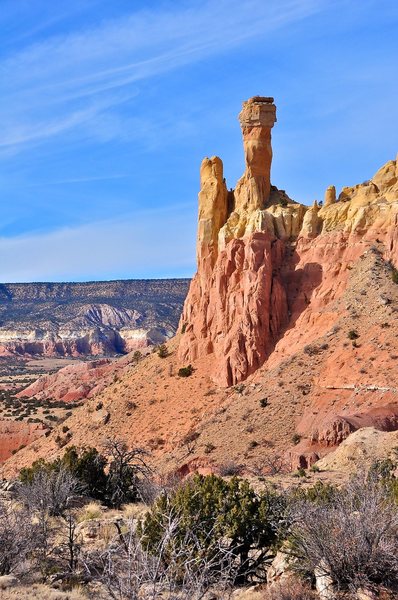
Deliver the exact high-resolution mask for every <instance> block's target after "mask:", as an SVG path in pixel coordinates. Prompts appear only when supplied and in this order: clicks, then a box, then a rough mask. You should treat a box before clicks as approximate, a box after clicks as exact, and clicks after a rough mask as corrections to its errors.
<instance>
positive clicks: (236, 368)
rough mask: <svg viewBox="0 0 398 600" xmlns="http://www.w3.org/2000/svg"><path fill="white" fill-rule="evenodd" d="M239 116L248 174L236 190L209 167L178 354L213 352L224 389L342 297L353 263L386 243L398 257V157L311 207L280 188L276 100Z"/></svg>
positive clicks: (187, 358)
mask: <svg viewBox="0 0 398 600" xmlns="http://www.w3.org/2000/svg"><path fill="white" fill-rule="evenodd" d="M239 120H240V124H241V128H242V134H243V146H244V155H245V163H246V169H245V173H244V175H243V177H242V178H241V179H240V180H239V181H238V183H237V186H236V188H235V190H230V191H227V187H226V183H225V179H224V176H223V165H222V161H221V160H220V159H219V158H218V157H212V158H210V159H208V158H206V159H205V160H204V161H203V163H202V167H201V190H200V193H199V224H198V240H197V261H198V270H197V274H196V275H195V277H194V279H193V281H192V283H191V286H190V291H189V294H188V297H187V299H186V302H185V305H184V310H183V315H182V318H181V331H182V334H183V335H182V337H181V342H180V348H179V356H180V359H181V361H183V362H186V363H191V362H195V361H196V360H198V359H200V358H201V357H204V356H206V355H209V354H212V355H214V363H213V364H214V367H213V371H212V377H213V379H214V380H215V381H216V382H217V383H219V384H220V385H223V386H230V385H233V384H236V383H238V382H240V381H243V380H244V379H246V378H247V377H248V376H249V375H250V374H251V373H253V372H255V371H256V370H257V369H258V367H259V366H261V365H262V364H263V363H264V361H265V360H266V359H267V357H268V356H269V355H270V353H271V352H272V350H273V348H274V345H275V343H276V342H277V341H278V340H279V339H280V337H281V335H282V333H283V332H284V331H286V330H287V329H288V328H289V327H291V325H292V323H293V322H295V320H296V319H297V318H299V317H300V315H302V314H304V313H305V314H307V313H308V311H309V310H312V309H313V308H314V306H316V303H314V302H313V300H314V299H315V298H316V297H318V298H319V301H320V302H322V303H323V305H326V304H327V303H328V302H330V301H331V300H333V299H335V298H336V297H338V296H339V295H341V294H342V292H343V291H344V289H345V285H346V282H347V265H348V266H349V264H350V261H351V262H352V261H355V260H357V259H358V258H359V256H360V255H361V254H363V252H364V250H365V249H366V247H370V246H371V245H372V244H373V243H383V244H384V247H385V258H387V259H389V260H392V261H393V262H394V261H397V259H398V233H397V230H398V227H397V223H398V183H397V181H398V166H397V161H396V160H395V161H390V162H389V163H387V164H386V165H385V166H384V167H382V168H381V169H380V170H379V171H378V172H377V173H376V175H375V176H374V177H373V179H372V180H370V181H369V182H365V183H363V184H360V185H357V186H353V187H347V188H343V190H342V192H341V193H340V195H339V197H338V199H337V198H336V190H335V187H334V186H329V187H328V189H327V190H326V193H325V201H324V204H323V206H320V205H318V203H317V202H316V201H315V202H314V204H313V206H312V207H311V208H309V207H307V206H303V205H301V204H298V203H296V202H294V201H292V200H291V199H290V198H289V197H288V196H287V195H286V193H285V192H284V191H283V190H278V189H277V188H276V187H274V186H272V185H271V180H270V169H271V160H272V149H271V128H272V127H273V125H274V123H275V121H276V108H275V105H274V104H273V99H272V98H266V97H260V96H255V97H254V98H251V99H250V100H248V101H247V102H244V103H243V108H242V111H241V113H240V115H239ZM332 273H333V276H332V277H331V274H332ZM319 301H318V304H317V305H318V307H319ZM308 318H309V317H308Z"/></svg>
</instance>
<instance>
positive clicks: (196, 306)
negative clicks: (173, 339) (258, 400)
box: [179, 96, 287, 385]
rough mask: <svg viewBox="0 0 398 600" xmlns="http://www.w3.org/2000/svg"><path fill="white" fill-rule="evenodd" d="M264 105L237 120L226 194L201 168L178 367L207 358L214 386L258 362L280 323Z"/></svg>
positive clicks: (257, 102) (282, 304)
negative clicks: (238, 166) (238, 173)
mask: <svg viewBox="0 0 398 600" xmlns="http://www.w3.org/2000/svg"><path fill="white" fill-rule="evenodd" d="M275 113H276V108H275V105H274V104H273V99H272V98H262V97H258V96H257V97H254V98H251V99H250V100H248V101H247V102H244V103H243V108H242V111H241V113H240V115H239V120H240V124H241V127H242V133H243V145H244V153H245V162H246V170H245V173H244V175H243V177H242V178H241V179H240V180H239V182H238V184H237V187H236V190H235V191H234V192H233V191H230V192H228V191H227V188H226V185H225V180H224V178H223V165H222V161H221V160H220V159H219V158H218V157H212V158H210V159H208V158H205V159H204V161H203V162H202V166H201V172H200V175H201V190H200V192H199V224H198V241H197V260H198V271H197V274H196V276H195V278H194V280H193V282H192V284H191V288H190V292H189V295H188V298H187V300H186V303H185V307H184V311H183V315H182V324H183V329H184V335H183V336H182V339H181V343H180V349H179V353H180V357H181V360H182V361H184V362H193V361H195V360H196V359H197V358H199V357H201V356H204V355H207V354H210V353H214V355H215V361H214V371H213V377H214V379H215V380H216V381H217V382H218V383H220V384H221V385H232V384H234V383H237V382H239V381H242V380H243V379H245V378H246V377H247V376H248V375H249V374H250V373H252V372H254V371H255V370H256V369H257V368H258V367H259V366H260V365H261V364H262V363H263V362H264V360H265V358H266V355H267V352H268V351H269V348H270V346H271V345H272V341H273V339H274V338H275V336H276V334H277V333H278V331H279V329H280V327H281V326H282V325H283V324H285V322H286V320H287V302H286V295H285V291H284V288H283V285H282V283H281V281H280V278H279V275H278V272H279V269H280V267H281V264H282V260H283V255H284V245H283V242H282V241H281V240H278V239H276V238H275V235H274V234H273V233H272V232H271V228H269V227H267V220H268V222H269V223H270V222H271V221H272V217H271V215H268V213H266V212H265V211H264V208H265V206H266V205H267V203H268V201H269V198H270V191H271V183H270V170H271V160H272V149H271V128H272V127H273V125H274V123H275V121H276V116H275Z"/></svg>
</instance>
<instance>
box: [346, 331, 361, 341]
mask: <svg viewBox="0 0 398 600" xmlns="http://www.w3.org/2000/svg"><path fill="white" fill-rule="evenodd" d="M347 337H348V339H349V340H357V339H358V338H359V333H358V332H357V331H355V329H351V330H350V331H349V332H348V333H347Z"/></svg>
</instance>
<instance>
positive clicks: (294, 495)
mask: <svg viewBox="0 0 398 600" xmlns="http://www.w3.org/2000/svg"><path fill="white" fill-rule="evenodd" d="M303 471H304V469H303ZM304 475H305V471H304ZM337 492H338V488H337V487H336V486H335V485H333V484H331V483H323V482H322V481H317V482H316V483H315V484H314V485H313V486H311V487H308V488H305V489H303V488H295V489H293V490H292V492H291V499H293V500H296V501H297V500H298V501H306V502H312V503H313V504H328V503H329V502H331V501H332V500H333V499H334V498H335V496H336V494H337Z"/></svg>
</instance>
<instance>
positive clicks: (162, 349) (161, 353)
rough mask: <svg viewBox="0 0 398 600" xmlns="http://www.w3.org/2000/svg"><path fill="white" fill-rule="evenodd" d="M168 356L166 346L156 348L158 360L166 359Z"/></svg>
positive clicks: (161, 345)
mask: <svg viewBox="0 0 398 600" xmlns="http://www.w3.org/2000/svg"><path fill="white" fill-rule="evenodd" d="M168 355H169V351H168V349H167V346H166V344H160V346H158V356H159V358H166V357H167V356H168Z"/></svg>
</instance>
